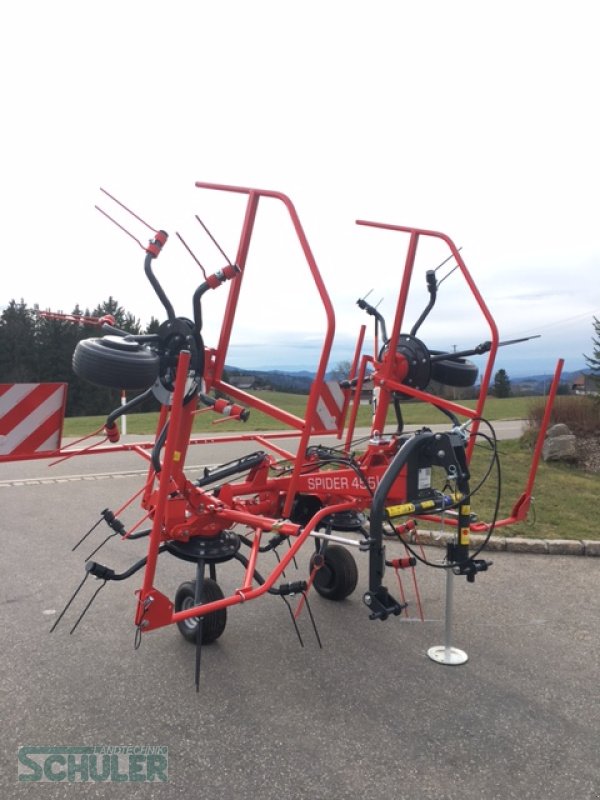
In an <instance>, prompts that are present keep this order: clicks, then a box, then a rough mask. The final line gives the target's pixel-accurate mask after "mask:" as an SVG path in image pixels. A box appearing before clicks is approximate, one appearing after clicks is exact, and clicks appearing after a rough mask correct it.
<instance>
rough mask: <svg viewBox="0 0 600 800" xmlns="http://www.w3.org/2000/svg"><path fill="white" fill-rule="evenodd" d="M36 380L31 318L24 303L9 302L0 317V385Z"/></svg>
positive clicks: (29, 311) (33, 323)
mask: <svg viewBox="0 0 600 800" xmlns="http://www.w3.org/2000/svg"><path fill="white" fill-rule="evenodd" d="M37 380H38V378H37V375H36V356H35V315H34V313H33V311H32V310H31V309H30V308H27V306H26V305H25V301H24V300H21V302H20V303H17V302H15V300H11V301H10V303H9V304H8V306H7V307H6V308H5V309H4V311H3V312H2V315H1V316H0V383H31V382H35V381H37Z"/></svg>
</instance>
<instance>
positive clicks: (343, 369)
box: [329, 361, 352, 381]
mask: <svg viewBox="0 0 600 800" xmlns="http://www.w3.org/2000/svg"><path fill="white" fill-rule="evenodd" d="M351 369H352V362H351V361H339V362H338V363H337V364H336V365H335V367H334V368H333V369H332V370H331V372H330V373H329V376H330V377H331V379H332V380H334V381H343V380H345V379H346V378H348V377H349V375H350V370H351Z"/></svg>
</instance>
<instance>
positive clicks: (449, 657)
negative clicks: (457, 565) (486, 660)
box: [427, 569, 469, 666]
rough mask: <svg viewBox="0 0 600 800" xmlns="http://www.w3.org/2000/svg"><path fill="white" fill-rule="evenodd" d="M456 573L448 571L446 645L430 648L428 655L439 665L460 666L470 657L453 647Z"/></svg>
mask: <svg viewBox="0 0 600 800" xmlns="http://www.w3.org/2000/svg"><path fill="white" fill-rule="evenodd" d="M453 580H454V573H453V572H452V570H451V569H447V570H446V623H445V629H444V644H443V645H437V646H435V647H430V648H429V650H428V651H427V655H428V656H429V658H430V659H431V660H432V661H435V662H437V663H438V664H446V665H450V666H458V665H460V664H464V663H465V662H466V661H468V659H469V656H468V655H467V654H466V653H465V652H464V650H459V649H458V648H457V647H452V601H453V596H452V595H453V589H454V586H453Z"/></svg>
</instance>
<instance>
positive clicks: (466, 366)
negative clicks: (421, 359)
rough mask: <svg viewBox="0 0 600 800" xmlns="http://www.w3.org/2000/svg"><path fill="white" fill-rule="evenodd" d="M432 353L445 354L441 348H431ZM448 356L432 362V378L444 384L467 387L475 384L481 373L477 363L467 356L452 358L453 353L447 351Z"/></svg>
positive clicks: (433, 354)
mask: <svg viewBox="0 0 600 800" xmlns="http://www.w3.org/2000/svg"><path fill="white" fill-rule="evenodd" d="M430 352H431V355H432V356H435V355H444V353H443V352H441V351H439V350H431V351H430ZM447 355H448V358H447V359H446V358H444V359H442V360H441V361H432V362H431V378H432V380H434V381H437V382H438V383H443V384H444V386H456V387H457V388H463V389H467V388H468V387H469V386H474V385H475V383H476V381H477V376H478V375H479V369H478V367H477V365H476V364H474V363H473V362H472V361H469V360H468V359H466V358H451V356H452V353H447Z"/></svg>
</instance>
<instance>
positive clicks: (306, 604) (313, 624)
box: [302, 592, 323, 650]
mask: <svg viewBox="0 0 600 800" xmlns="http://www.w3.org/2000/svg"><path fill="white" fill-rule="evenodd" d="M302 594H303V595H304V605H305V606H306V610H307V611H308V616H309V617H310V621H311V623H312V627H313V631H314V632H315V636H316V637H317V642H318V644H319V647H320V648H321V650H322V649H323V644H322V642H321V637H320V636H319V631H318V630H317V624H316V622H315V618H314V616H313V613H312V610H311V608H310V603H309V602H308V593H307V592H302Z"/></svg>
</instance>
